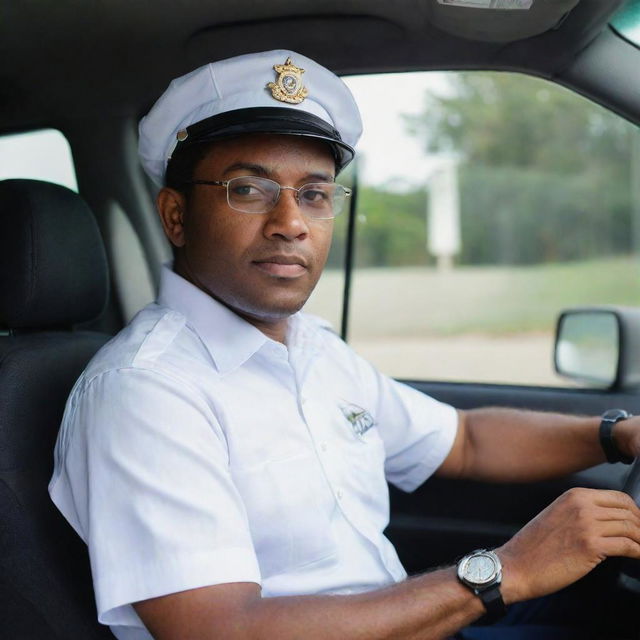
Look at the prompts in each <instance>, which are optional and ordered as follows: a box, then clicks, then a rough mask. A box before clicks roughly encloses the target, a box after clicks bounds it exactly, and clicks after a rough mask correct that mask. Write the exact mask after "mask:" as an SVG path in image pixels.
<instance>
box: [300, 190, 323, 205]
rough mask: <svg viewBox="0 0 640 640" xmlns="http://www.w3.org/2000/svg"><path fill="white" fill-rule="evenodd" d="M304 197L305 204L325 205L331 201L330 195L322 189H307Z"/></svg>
mask: <svg viewBox="0 0 640 640" xmlns="http://www.w3.org/2000/svg"><path fill="white" fill-rule="evenodd" d="M302 197H303V198H304V200H305V202H309V203H313V204H323V203H325V202H327V201H328V200H329V193H328V192H327V191H323V190H322V189H305V191H304V192H303V196H302Z"/></svg>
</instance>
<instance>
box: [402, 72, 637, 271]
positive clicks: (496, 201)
mask: <svg viewBox="0 0 640 640" xmlns="http://www.w3.org/2000/svg"><path fill="white" fill-rule="evenodd" d="M406 120H407V126H408V128H409V130H410V131H411V132H413V133H414V134H415V135H417V136H420V138H421V139H422V140H423V141H424V146H425V150H426V151H428V152H455V153H457V154H459V155H460V157H461V158H462V165H461V179H460V185H461V208H462V210H461V217H462V220H461V227H462V237H463V252H462V255H461V261H462V262H467V263H472V264H474V263H475V264H477V263H508V264H529V263H534V262H540V261H552V260H572V259H582V258H589V257H594V256H597V255H606V254H609V253H613V252H618V251H621V250H622V251H629V250H630V249H631V248H632V247H631V245H632V233H631V213H630V212H631V206H630V191H631V189H630V162H631V147H632V136H633V135H634V134H635V127H634V126H633V125H631V124H630V123H628V122H627V121H625V120H623V119H622V118H620V117H618V116H616V115H615V114H612V113H610V112H608V111H607V110H605V109H603V108H602V107H599V106H597V105H595V104H593V103H591V102H589V101H588V100H586V99H584V98H581V97H580V96H577V95H576V94H574V93H572V92H570V91H568V90H566V89H563V88H561V87H557V86H556V85H551V84H550V83H547V82H545V81H543V80H540V79H537V78H531V77H528V76H524V75H517V74H512V73H485V72H460V73H457V74H451V76H450V87H449V91H448V92H447V93H446V94H442V95H435V94H429V95H427V96H426V100H425V108H424V111H423V113H422V114H421V115H419V116H413V117H407V118H406Z"/></svg>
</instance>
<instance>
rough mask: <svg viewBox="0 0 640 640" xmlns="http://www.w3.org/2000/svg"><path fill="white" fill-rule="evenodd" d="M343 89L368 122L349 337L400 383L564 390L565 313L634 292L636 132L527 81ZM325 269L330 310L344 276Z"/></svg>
mask: <svg viewBox="0 0 640 640" xmlns="http://www.w3.org/2000/svg"><path fill="white" fill-rule="evenodd" d="M347 83H348V84H349V85H350V86H351V88H352V90H353V91H354V93H355V96H356V100H357V101H358V103H359V104H360V105H361V107H362V112H363V118H364V124H365V134H364V136H363V140H362V144H361V147H360V156H361V157H360V166H359V197H358V207H357V220H356V242H355V270H354V277H353V283H352V290H351V301H350V315H349V339H350V342H351V343H352V344H353V345H354V346H355V348H356V349H357V350H358V351H359V352H360V353H361V354H362V355H364V356H365V357H367V358H368V359H369V360H371V361H372V362H374V363H375V364H376V365H377V366H378V367H379V368H380V369H382V370H383V371H385V372H387V373H389V374H391V375H393V376H396V377H400V378H409V379H411V378H413V379H432V380H455V381H473V382H496V383H514V384H534V385H550V386H564V385H568V384H571V383H569V382H568V381H563V379H561V378H559V377H558V376H557V375H556V374H555V373H554V371H553V364H552V349H553V336H554V330H555V322H556V319H557V316H558V314H559V313H560V311H561V310H563V309H565V308H568V307H573V306H578V305H596V304H624V305H636V304H638V302H639V301H640V279H639V278H638V276H639V273H638V243H639V242H640V199H639V196H638V193H639V192H640V189H639V185H638V176H640V139H639V135H638V131H637V128H636V127H634V126H632V125H631V124H630V123H628V122H627V121H625V120H623V119H621V118H619V117H617V116H615V115H613V114H611V113H609V112H608V111H606V110H605V109H603V108H601V107H599V106H597V105H594V104H593V103H591V102H589V101H587V100H586V99H584V98H581V97H579V96H577V95H575V94H574V93H572V92H570V91H568V90H567V89H564V88H561V87H558V86H556V85H554V84H552V83H549V82H546V81H543V80H540V79H536V78H532V77H528V76H524V75H520V74H511V73H495V72H491V73H489V72H451V73H440V72H438V73H435V72H433V73H423V74H391V75H386V76H378V77H372V76H369V77H353V78H348V79H347ZM344 229H346V227H340V228H338V229H337V230H336V236H337V237H336V242H340V241H342V239H343V237H344ZM330 267H331V265H330ZM324 278H325V281H324V283H323V287H324V288H321V289H319V290H318V291H317V292H316V294H315V296H314V298H313V299H312V300H311V301H310V304H309V305H308V307H309V310H311V311H315V312H317V313H320V314H321V315H326V314H324V313H323V312H324V310H325V309H326V308H328V307H329V305H330V304H331V302H332V301H335V299H336V297H338V295H339V294H337V293H336V292H338V291H339V288H340V286H339V282H341V278H342V274H341V273H340V271H339V270H338V269H333V268H329V269H328V270H327V272H326V273H325V276H324ZM333 319H335V312H334V314H333Z"/></svg>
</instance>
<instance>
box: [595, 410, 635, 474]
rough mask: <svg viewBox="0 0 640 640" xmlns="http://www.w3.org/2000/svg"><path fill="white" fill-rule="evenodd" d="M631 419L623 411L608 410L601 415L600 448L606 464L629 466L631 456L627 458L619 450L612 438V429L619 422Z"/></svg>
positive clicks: (631, 460)
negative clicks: (619, 463)
mask: <svg viewBox="0 0 640 640" xmlns="http://www.w3.org/2000/svg"><path fill="white" fill-rule="evenodd" d="M627 418H631V414H630V413H627V412H626V411H625V410H624V409H609V410H608V411H605V412H604V413H603V414H602V421H601V422H600V446H601V447H602V449H603V451H604V455H605V456H606V457H607V462H610V463H614V462H624V463H625V464H631V463H632V462H633V457H632V456H627V455H625V454H624V453H622V451H620V449H618V445H617V444H616V441H615V439H614V437H613V428H614V427H615V426H616V424H617V423H618V422H620V421H621V420H626V419H627Z"/></svg>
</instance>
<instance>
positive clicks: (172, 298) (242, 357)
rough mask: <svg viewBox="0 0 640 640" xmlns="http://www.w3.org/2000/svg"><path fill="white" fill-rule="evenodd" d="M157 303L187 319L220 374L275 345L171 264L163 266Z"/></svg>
mask: <svg viewBox="0 0 640 640" xmlns="http://www.w3.org/2000/svg"><path fill="white" fill-rule="evenodd" d="M158 304H159V305H162V306H164V307H169V308H170V309H173V310H174V311H178V312H180V313H181V314H182V315H184V316H185V317H186V319H187V323H188V324H189V325H190V326H191V328H192V329H194V330H195V332H196V333H197V334H198V336H199V337H200V339H201V340H202V342H203V343H204V345H205V347H206V348H207V350H208V351H209V353H210V354H211V357H212V358H213V361H214V363H215V365H216V368H217V369H218V371H219V372H220V373H221V374H225V373H228V372H229V371H231V370H233V369H236V368H237V367H239V366H241V365H242V364H244V363H245V362H246V361H247V360H248V359H249V358H251V356H253V355H254V354H255V353H256V352H257V351H258V350H260V349H261V348H262V347H263V346H264V345H265V344H267V343H273V344H275V342H274V341H273V340H271V339H270V338H268V337H267V336H266V335H265V334H264V333H262V331H260V330H259V329H257V328H256V327H254V326H253V325H252V324H250V323H249V322H247V321H246V320H244V319H242V318H241V317H240V316H238V315H237V314H236V313H234V312H233V311H231V310H230V309H228V308H227V307H225V306H224V305H223V304H221V303H220V302H218V301H217V300H215V299H214V298H212V297H211V296H210V295H209V294H207V293H205V292H204V291H202V290H201V289H199V288H198V287H196V286H195V285H194V284H192V283H191V282H189V281H187V280H185V279H184V278H183V277H181V276H179V275H178V274H177V273H175V272H174V271H172V269H171V265H170V264H165V265H163V266H162V271H161V274H160V290H159V293H158ZM279 346H280V347H282V346H283V345H279Z"/></svg>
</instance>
